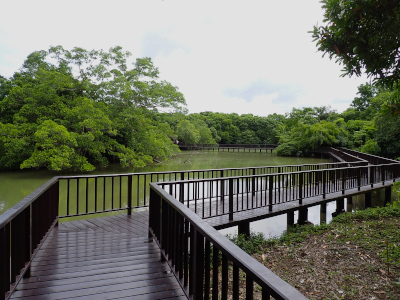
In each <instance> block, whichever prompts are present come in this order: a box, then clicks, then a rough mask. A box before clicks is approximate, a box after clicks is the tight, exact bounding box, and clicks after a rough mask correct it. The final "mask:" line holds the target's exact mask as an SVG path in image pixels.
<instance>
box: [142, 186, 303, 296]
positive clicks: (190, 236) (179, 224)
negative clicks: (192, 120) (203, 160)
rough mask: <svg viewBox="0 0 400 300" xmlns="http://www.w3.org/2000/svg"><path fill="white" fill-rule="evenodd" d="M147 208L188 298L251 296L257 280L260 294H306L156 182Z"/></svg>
mask: <svg viewBox="0 0 400 300" xmlns="http://www.w3.org/2000/svg"><path fill="white" fill-rule="evenodd" d="M149 210H150V219H149V227H150V232H151V233H152V235H153V237H154V238H155V240H156V241H157V243H158V244H159V246H160V248H161V250H162V254H163V257H164V258H165V259H166V260H167V261H168V263H169V264H170V266H171V269H172V270H173V272H174V273H175V276H176V278H178V280H179V281H180V283H181V286H182V288H183V290H184V291H185V292H186V295H187V296H188V298H189V299H211V297H212V299H228V295H229V296H231V297H232V299H235V300H237V299H239V297H240V296H241V297H242V298H241V299H244V298H243V297H246V298H245V299H254V292H255V285H256V286H257V285H258V289H261V296H262V299H270V296H272V297H274V299H277V300H279V299H292V300H295V299H296V300H301V299H307V298H306V297H305V296H304V295H303V294H302V293H300V292H299V291H297V290H296V289H295V288H294V287H292V286H290V285H289V284H288V283H287V282H285V281H284V280H282V279H281V278H279V277H278V276H277V275H275V274H274V273H273V272H271V271H270V270H269V269H267V268H266V267H265V266H263V265H262V264H261V263H259V262H258V261H256V260H255V259H254V258H252V257H251V256H249V255H248V254H247V253H245V252H244V251H243V250H242V249H240V248H239V247H238V246H236V245H235V244H233V243H232V242H231V241H229V240H228V239H227V238H226V237H225V236H223V235H222V234H220V233H219V232H218V231H217V230H215V229H214V228H213V227H211V226H210V225H208V224H207V223H206V222H205V221H203V220H202V219H201V218H200V217H199V216H197V215H196V214H195V213H194V212H192V211H191V210H189V209H188V208H187V207H185V206H184V205H183V204H182V203H180V202H178V201H176V199H175V198H173V197H172V196H171V195H169V194H168V193H166V191H165V190H163V189H162V188H161V186H159V185H158V184H156V183H151V200H150V208H149ZM243 277H245V279H244V280H243V279H240V278H243ZM241 288H242V289H241Z"/></svg>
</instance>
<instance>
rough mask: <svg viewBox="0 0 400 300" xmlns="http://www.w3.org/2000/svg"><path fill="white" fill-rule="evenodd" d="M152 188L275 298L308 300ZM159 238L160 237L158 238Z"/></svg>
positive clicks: (161, 190) (187, 209)
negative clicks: (267, 288)
mask: <svg viewBox="0 0 400 300" xmlns="http://www.w3.org/2000/svg"><path fill="white" fill-rule="evenodd" d="M150 186H151V188H152V189H153V190H154V191H155V192H156V193H157V194H159V195H160V196H162V197H163V199H164V200H166V201H167V202H168V204H169V205H171V206H172V207H173V208H174V209H175V210H176V211H177V212H178V213H179V214H180V215H181V216H183V217H184V218H185V219H186V220H188V221H189V222H190V224H191V225H193V226H194V227H195V228H196V230H198V231H199V232H200V233H201V234H202V235H203V236H204V237H205V238H206V239H208V240H209V241H210V242H211V243H212V244H213V246H216V247H217V248H219V250H221V251H223V253H224V255H226V256H228V258H229V259H231V260H232V261H233V262H234V263H236V264H237V265H238V266H239V267H240V268H241V269H242V270H243V271H245V272H246V273H251V275H252V276H253V279H254V281H255V282H257V283H258V284H260V285H267V286H268V287H269V288H270V290H271V291H272V293H271V295H272V296H273V297H276V296H279V297H280V298H279V299H293V300H294V299H296V300H297V299H299V300H301V299H307V298H306V297H305V296H304V295H303V294H302V293H300V292H299V291H297V290H296V289H295V288H294V287H293V286H291V285H290V284H288V283H287V282H286V281H284V280H283V279H281V278H280V277H278V276H277V275H276V274H275V273H273V272H272V271H271V270H269V269H268V268H266V267H265V266H264V265H263V264H261V263H260V262H258V261H257V260H256V259H254V258H253V257H251V256H250V255H248V254H247V253H246V252H244V251H243V250H242V249H241V248H239V247H238V246H236V245H235V244H234V243H232V242H231V241H230V240H229V239H228V238H227V237H225V236H224V235H222V234H221V233H219V232H218V231H217V230H216V229H214V228H213V227H212V226H211V225H209V224H208V223H207V222H205V221H204V220H202V219H201V218H200V217H199V216H198V215H197V214H196V213H194V212H193V211H191V210H190V209H189V208H187V207H186V206H185V205H183V204H182V203H180V202H179V201H176V199H175V198H173V197H172V196H171V195H169V194H168V193H167V192H166V191H165V190H164V189H162V188H161V187H159V186H158V184H157V183H150ZM156 238H158V237H156Z"/></svg>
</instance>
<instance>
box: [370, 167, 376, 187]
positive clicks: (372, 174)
mask: <svg viewBox="0 0 400 300" xmlns="http://www.w3.org/2000/svg"><path fill="white" fill-rule="evenodd" d="M368 169H369V180H370V184H371V187H374V180H375V174H374V173H375V167H374V166H370V167H369V168H368Z"/></svg>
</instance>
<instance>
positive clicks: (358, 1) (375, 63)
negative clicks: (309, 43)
mask: <svg viewBox="0 0 400 300" xmlns="http://www.w3.org/2000/svg"><path fill="white" fill-rule="evenodd" d="M321 2H322V3H323V6H322V7H323V9H324V20H323V22H324V24H323V25H322V26H318V25H317V26H314V30H313V31H312V36H313V38H314V41H315V42H316V45H317V47H318V50H319V51H322V52H323V53H324V55H325V54H328V56H329V57H330V58H331V59H332V58H335V59H336V61H337V62H339V63H341V64H342V65H343V66H344V69H343V72H344V73H343V75H344V76H345V75H349V76H353V75H356V76H359V75H361V74H362V73H363V72H365V73H366V74H367V75H368V76H370V77H372V78H374V79H375V80H376V81H377V82H378V83H379V84H381V85H384V86H387V87H390V86H393V84H395V83H397V82H398V81H399V79H400V60H399V58H400V52H399V49H400V31H399V28H400V1H399V0H380V1H376V0H322V1H321Z"/></svg>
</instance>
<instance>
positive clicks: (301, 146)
mask: <svg viewBox="0 0 400 300" xmlns="http://www.w3.org/2000/svg"><path fill="white" fill-rule="evenodd" d="M311 123H312V124H304V123H302V122H301V121H298V123H297V124H296V125H295V126H293V127H291V128H287V126H281V127H280V135H279V137H280V140H279V146H278V148H277V153H278V154H279V155H290V156H305V155H308V154H310V153H311V152H312V151H314V150H316V149H317V148H318V147H322V146H339V145H342V146H343V145H344V143H345V141H346V136H347V131H346V130H345V128H344V126H343V119H337V120H336V121H334V122H329V121H325V120H324V121H320V122H315V123H313V122H311Z"/></svg>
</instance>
